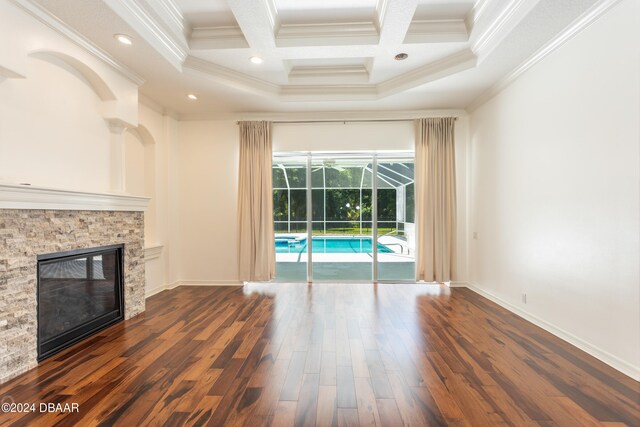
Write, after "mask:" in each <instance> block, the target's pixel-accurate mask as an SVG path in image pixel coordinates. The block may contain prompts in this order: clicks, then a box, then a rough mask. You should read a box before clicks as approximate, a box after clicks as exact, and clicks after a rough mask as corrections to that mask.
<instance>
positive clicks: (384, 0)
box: [376, 0, 389, 31]
mask: <svg viewBox="0 0 640 427" xmlns="http://www.w3.org/2000/svg"><path fill="white" fill-rule="evenodd" d="M388 7H389V0H378V1H377V2H376V25H377V27H378V31H380V29H381V28H382V25H383V24H384V18H385V16H386V15H387V10H388Z"/></svg>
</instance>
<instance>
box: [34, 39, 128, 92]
mask: <svg viewBox="0 0 640 427" xmlns="http://www.w3.org/2000/svg"><path fill="white" fill-rule="evenodd" d="M29 56H30V57H32V58H37V59H40V60H43V61H47V62H49V63H50V64H53V65H56V66H58V67H61V68H63V69H65V70H67V71H69V72H70V73H71V74H73V75H75V76H76V77H78V78H80V80H83V81H84V82H86V83H87V84H88V85H89V87H91V88H92V89H93V91H94V92H95V93H96V94H97V95H98V97H99V98H100V99H101V100H102V101H115V100H116V96H115V94H114V93H113V91H112V90H111V89H110V88H109V85H107V83H106V82H105V81H104V79H103V78H102V77H100V76H99V75H98V73H96V72H95V71H94V70H93V69H92V68H91V67H89V66H88V65H87V64H85V63H84V62H82V61H80V60H79V59H77V58H74V57H73V56H70V55H67V54H65V53H61V52H54V51H44V50H43V51H37V52H32V53H30V54H29Z"/></svg>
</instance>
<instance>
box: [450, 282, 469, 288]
mask: <svg viewBox="0 0 640 427" xmlns="http://www.w3.org/2000/svg"><path fill="white" fill-rule="evenodd" d="M448 286H449V287H450V288H468V287H469V282H464V281H451V282H449V284H448Z"/></svg>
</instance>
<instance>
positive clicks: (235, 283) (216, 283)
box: [174, 280, 244, 287]
mask: <svg viewBox="0 0 640 427" xmlns="http://www.w3.org/2000/svg"><path fill="white" fill-rule="evenodd" d="M177 286H244V283H242V282H240V281H239V280H182V281H180V282H178V285H176V286H174V287H177Z"/></svg>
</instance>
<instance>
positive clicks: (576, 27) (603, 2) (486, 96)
mask: <svg viewBox="0 0 640 427" xmlns="http://www.w3.org/2000/svg"><path fill="white" fill-rule="evenodd" d="M619 2H620V0H600V1H598V2H597V3H596V4H594V5H593V6H592V7H591V8H590V9H588V10H587V11H586V12H585V13H583V14H582V15H580V16H579V17H578V18H577V19H576V20H574V21H573V22H572V23H571V24H570V25H569V26H568V27H567V28H565V29H564V30H563V31H562V32H560V33H559V34H558V35H556V36H555V37H554V38H553V39H551V40H550V41H549V42H548V43H547V44H545V45H544V46H543V47H542V48H540V49H538V50H537V51H536V52H535V53H534V54H533V55H531V56H530V57H529V58H527V59H526V60H525V61H524V62H523V63H522V64H520V65H519V66H518V67H516V68H515V69H514V70H513V71H511V72H510V73H509V74H507V75H506V76H504V77H503V78H501V79H500V80H498V82H497V83H495V84H494V85H493V86H491V87H490V88H489V90H487V91H485V92H483V93H482V94H481V95H480V96H478V97H477V98H476V99H475V100H474V101H473V102H472V103H471V104H469V106H468V107H467V111H469V112H473V111H475V110H477V109H478V108H479V107H480V106H482V105H483V104H485V103H486V102H487V101H489V100H490V99H492V98H493V97H494V96H496V95H497V94H499V93H500V92H502V91H503V90H504V89H506V88H507V87H508V86H510V85H511V84H512V83H513V82H515V81H516V80H517V79H518V77H520V76H521V75H523V74H524V73H525V72H526V71H527V70H529V69H530V68H532V67H533V66H534V65H536V64H537V63H538V62H540V61H542V60H543V59H544V58H546V57H547V56H549V55H550V54H552V53H553V52H555V51H556V50H557V49H558V48H560V47H561V46H562V45H564V44H565V43H566V42H567V41H569V40H571V39H572V38H573V37H574V36H575V35H577V34H578V33H580V32H581V31H582V30H584V29H585V28H587V27H588V26H589V25H591V24H592V23H594V22H595V21H597V20H598V19H599V18H600V17H601V16H602V15H604V14H605V13H606V12H607V11H609V9H611V8H612V7H613V6H615V5H616V4H618V3H619Z"/></svg>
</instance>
